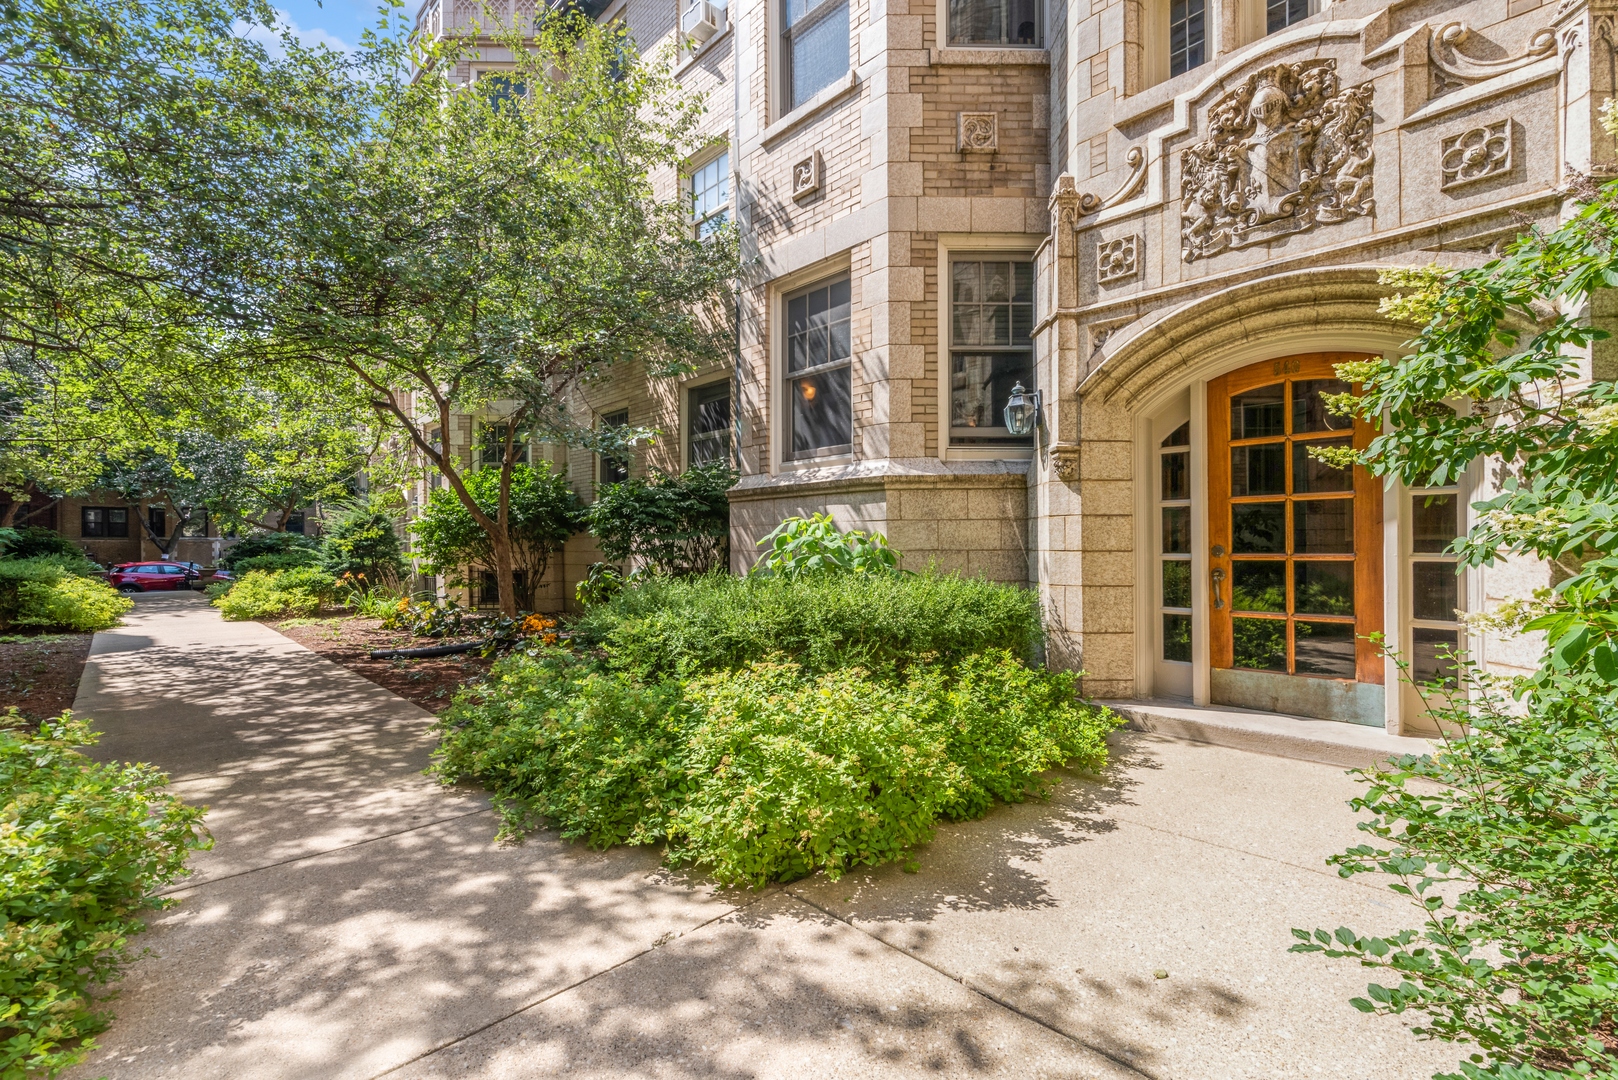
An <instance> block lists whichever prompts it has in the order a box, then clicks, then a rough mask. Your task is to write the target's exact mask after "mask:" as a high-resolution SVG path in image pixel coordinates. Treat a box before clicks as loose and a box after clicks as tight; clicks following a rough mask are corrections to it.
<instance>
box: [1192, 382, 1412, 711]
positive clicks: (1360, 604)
mask: <svg viewBox="0 0 1618 1080" xmlns="http://www.w3.org/2000/svg"><path fill="white" fill-rule="evenodd" d="M1347 359H1351V357H1348V356H1342V357H1338V356H1331V355H1327V356H1310V357H1288V358H1285V359H1283V360H1275V361H1266V362H1264V363H1262V364H1256V365H1253V366H1252V367H1249V368H1243V369H1242V370H1240V371H1237V372H1233V373H1231V374H1230V375H1227V376H1224V377H1223V378H1221V379H1218V380H1215V381H1214V382H1213V383H1211V384H1210V386H1209V397H1208V419H1209V443H1210V445H1209V471H1208V480H1209V503H1210V507H1211V510H1210V514H1211V516H1210V519H1209V530H1208V532H1209V538H1210V543H1211V545H1212V550H1211V551H1210V556H1211V557H1210V562H1209V566H1210V573H1211V574H1212V577H1213V580H1212V582H1211V583H1210V585H1211V589H1210V596H1211V597H1212V602H1213V612H1212V616H1213V617H1212V622H1211V631H1212V633H1211V641H1210V646H1211V660H1212V663H1213V666H1214V667H1217V668H1236V669H1244V670H1249V671H1267V672H1274V673H1276V674H1284V675H1301V676H1309V677H1315V678H1327V679H1344V680H1356V681H1360V682H1374V683H1380V682H1381V681H1382V664H1381V659H1380V654H1379V652H1378V649H1377V647H1376V646H1375V645H1374V644H1373V643H1372V642H1369V641H1366V640H1364V635H1366V634H1369V633H1372V632H1374V631H1376V630H1380V629H1381V602H1382V601H1381V544H1382V536H1381V510H1380V508H1381V498H1380V487H1379V485H1378V484H1377V483H1376V481H1375V480H1374V479H1372V478H1371V477H1370V475H1369V474H1368V473H1367V472H1366V470H1364V469H1360V468H1352V467H1351V468H1340V467H1338V466H1336V465H1333V464H1331V463H1329V462H1327V461H1323V460H1321V458H1320V457H1319V456H1317V452H1318V451H1320V450H1324V449H1327V448H1332V449H1338V448H1344V449H1347V448H1354V447H1363V446H1364V445H1365V444H1366V443H1367V442H1368V441H1369V439H1370V435H1371V432H1370V431H1369V429H1368V428H1367V427H1366V426H1365V425H1363V424H1362V425H1356V424H1355V422H1354V421H1352V420H1350V419H1348V418H1345V417H1340V416H1336V415H1334V414H1333V413H1332V412H1331V409H1330V407H1329V404H1328V402H1329V398H1330V396H1331V395H1333V394H1341V393H1344V392H1346V391H1347V390H1348V389H1349V387H1348V386H1347V385H1346V384H1344V383H1342V382H1340V381H1338V380H1337V379H1336V377H1335V375H1334V374H1333V371H1332V365H1333V363H1337V362H1341V361H1342V360H1347Z"/></svg>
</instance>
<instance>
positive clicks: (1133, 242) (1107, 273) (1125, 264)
mask: <svg viewBox="0 0 1618 1080" xmlns="http://www.w3.org/2000/svg"><path fill="white" fill-rule="evenodd" d="M1139 273H1140V237H1138V236H1120V237H1119V238H1118V239H1116V240H1108V241H1105V242H1104V243H1101V244H1098V245H1096V280H1097V281H1099V282H1100V283H1101V284H1103V285H1108V284H1111V283H1112V282H1114V281H1128V280H1129V279H1130V278H1133V277H1135V276H1136V275H1137V274H1139Z"/></svg>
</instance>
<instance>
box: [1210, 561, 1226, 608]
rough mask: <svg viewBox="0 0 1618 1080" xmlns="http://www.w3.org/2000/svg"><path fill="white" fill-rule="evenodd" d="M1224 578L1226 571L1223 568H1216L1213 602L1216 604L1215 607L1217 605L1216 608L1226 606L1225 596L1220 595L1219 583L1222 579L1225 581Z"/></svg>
mask: <svg viewBox="0 0 1618 1080" xmlns="http://www.w3.org/2000/svg"><path fill="white" fill-rule="evenodd" d="M1224 580H1225V572H1224V571H1223V570H1220V569H1218V568H1215V570H1214V572H1213V604H1214V607H1216V608H1222V607H1224V606H1225V599H1224V597H1222V596H1220V595H1219V583H1220V582H1221V581H1224Z"/></svg>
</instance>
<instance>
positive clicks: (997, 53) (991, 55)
mask: <svg viewBox="0 0 1618 1080" xmlns="http://www.w3.org/2000/svg"><path fill="white" fill-rule="evenodd" d="M931 53H932V58H931V63H932V66H933V67H949V66H953V65H961V66H971V67H1003V66H1006V65H1015V64H1027V65H1030V66H1040V67H1049V66H1050V62H1051V54H1050V50H1049V49H1036V48H1033V47H1032V46H1021V47H1019V46H1015V45H1007V46H1002V47H994V46H977V45H950V46H946V47H945V48H942V49H933V50H931Z"/></svg>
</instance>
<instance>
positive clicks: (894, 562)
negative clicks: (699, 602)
mask: <svg viewBox="0 0 1618 1080" xmlns="http://www.w3.org/2000/svg"><path fill="white" fill-rule="evenodd" d="M758 546H759V547H763V548H768V549H769V550H768V551H766V552H765V553H764V555H763V557H762V558H760V559H759V561H758V562H756V563H754V564H753V570H752V573H753V574H755V575H758V576H761V577H772V576H777V577H799V576H802V575H805V574H825V573H836V572H845V573H856V574H891V573H893V572H895V571H896V570H898V568H899V553H898V552H897V551H894V550H893V549H892V548H890V547H889V546H888V539H887V537H885V536H883V535H882V534H881V533H878V532H874V533H870V534H866V533H864V532H861V531H860V530H859V529H850V530H849V531H848V532H843V531H842V530H840V529H838V528H837V525H836V523H835V522H833V521H832V519H831V515H830V514H815V515H813V516H812V517H807V518H801V517H789V518H787V519H786V520H785V521H783V522H781V524H779V525H777V526H776V527H775V529H774V530H773V531H772V532H771V533H770V534H769V535H768V536H766V537H764V539H762V540H760V541H759V542H758Z"/></svg>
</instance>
